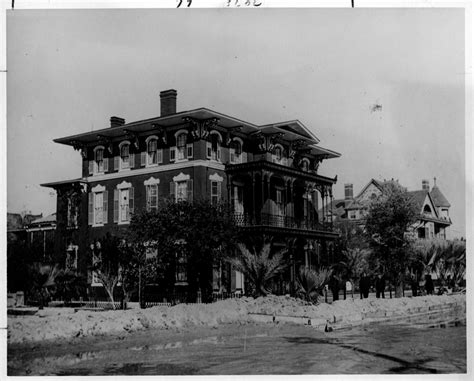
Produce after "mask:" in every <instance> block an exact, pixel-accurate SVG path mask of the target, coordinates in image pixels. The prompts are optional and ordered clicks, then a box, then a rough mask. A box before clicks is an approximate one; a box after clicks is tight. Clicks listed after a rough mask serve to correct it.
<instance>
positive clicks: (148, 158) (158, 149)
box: [145, 135, 163, 168]
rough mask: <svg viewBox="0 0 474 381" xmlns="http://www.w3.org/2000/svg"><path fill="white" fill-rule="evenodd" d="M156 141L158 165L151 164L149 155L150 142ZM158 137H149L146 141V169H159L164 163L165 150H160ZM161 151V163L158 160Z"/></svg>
mask: <svg viewBox="0 0 474 381" xmlns="http://www.w3.org/2000/svg"><path fill="white" fill-rule="evenodd" d="M153 139H154V140H156V163H150V156H149V154H148V143H149V142H150V140H153ZM158 141H159V140H158V136H156V135H151V136H148V137H147V138H146V140H145V146H146V147H145V153H146V155H145V157H146V159H145V167H147V168H149V167H157V166H158V164H160V163H163V149H162V148H158ZM159 151H161V161H159V160H158V152H159Z"/></svg>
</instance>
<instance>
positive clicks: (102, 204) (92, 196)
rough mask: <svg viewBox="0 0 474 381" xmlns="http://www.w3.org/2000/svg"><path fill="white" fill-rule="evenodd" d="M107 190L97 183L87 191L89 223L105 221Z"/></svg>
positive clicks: (96, 223)
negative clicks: (89, 191)
mask: <svg viewBox="0 0 474 381" xmlns="http://www.w3.org/2000/svg"><path fill="white" fill-rule="evenodd" d="M107 214H108V192H107V191H106V190H105V187H103V186H101V185H97V186H95V187H94V188H92V191H91V193H89V225H96V226H97V225H100V226H101V225H103V224H106V223H107Z"/></svg>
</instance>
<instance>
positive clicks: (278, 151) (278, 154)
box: [275, 147, 282, 162]
mask: <svg viewBox="0 0 474 381" xmlns="http://www.w3.org/2000/svg"><path fill="white" fill-rule="evenodd" d="M281 151H282V150H281V147H276V148H275V159H276V160H277V161H278V162H280V161H281V157H282V152H281Z"/></svg>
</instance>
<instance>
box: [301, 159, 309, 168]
mask: <svg viewBox="0 0 474 381" xmlns="http://www.w3.org/2000/svg"><path fill="white" fill-rule="evenodd" d="M303 162H305V163H307V164H308V170H307V171H304V170H303V165H301V170H302V171H303V172H309V164H310V162H309V159H308V158H307V157H304V158H303V159H301V164H303Z"/></svg>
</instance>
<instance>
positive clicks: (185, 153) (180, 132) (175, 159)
mask: <svg viewBox="0 0 474 381" xmlns="http://www.w3.org/2000/svg"><path fill="white" fill-rule="evenodd" d="M188 133H189V131H188V130H185V129H183V128H182V129H181V130H178V131H176V132H175V134H174V137H175V140H176V145H175V146H174V148H175V153H174V162H175V163H182V162H183V161H188V143H187V135H188ZM181 134H186V144H185V145H184V158H182V159H179V158H178V156H179V151H178V136H179V135H181Z"/></svg>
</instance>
